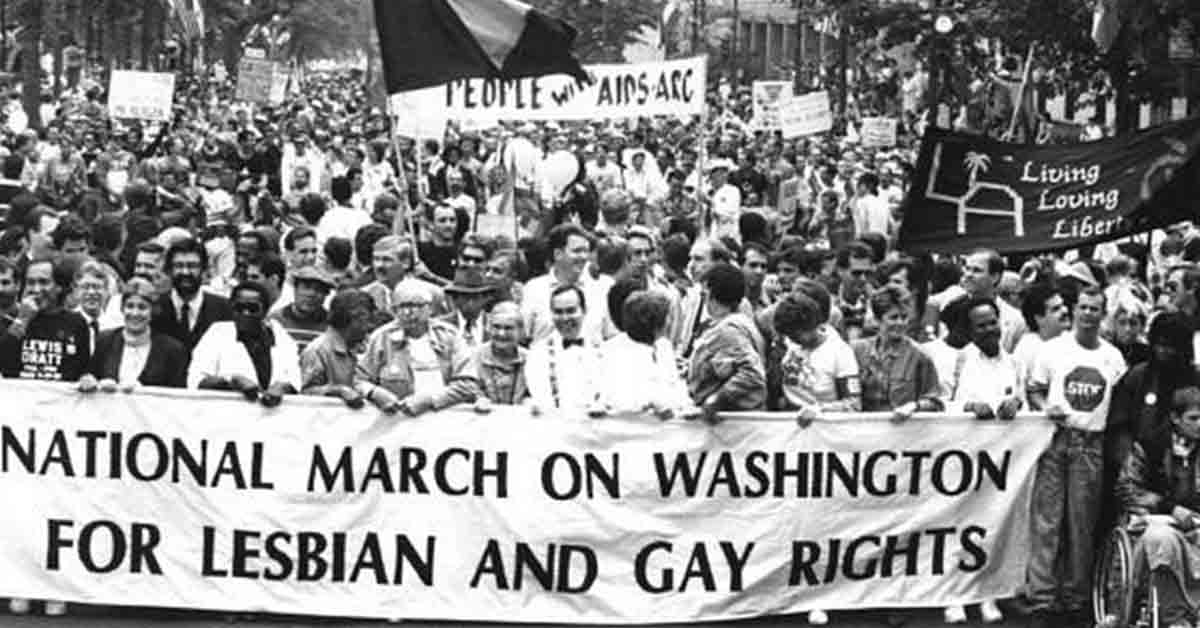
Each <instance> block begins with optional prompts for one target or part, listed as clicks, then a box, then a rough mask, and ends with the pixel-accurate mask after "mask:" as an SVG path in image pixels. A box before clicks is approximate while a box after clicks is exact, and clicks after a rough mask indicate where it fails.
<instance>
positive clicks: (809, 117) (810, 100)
mask: <svg viewBox="0 0 1200 628" xmlns="http://www.w3.org/2000/svg"><path fill="white" fill-rule="evenodd" d="M779 123H780V129H781V130H782V131H783V137H784V139H791V138H793V137H800V136H802V135H812V134H814V133H825V132H827V131H829V130H830V129H832V128H833V111H831V110H830V109H829V92H825V91H820V92H812V93H811V94H805V95H803V96H796V97H794V98H792V99H791V100H789V101H787V102H785V103H783V104H781V105H780V106H779Z"/></svg>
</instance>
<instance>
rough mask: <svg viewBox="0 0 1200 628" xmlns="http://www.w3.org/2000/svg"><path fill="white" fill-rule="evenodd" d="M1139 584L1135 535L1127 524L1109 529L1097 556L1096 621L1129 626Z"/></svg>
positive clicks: (1112, 626)
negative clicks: (1130, 534)
mask: <svg viewBox="0 0 1200 628" xmlns="http://www.w3.org/2000/svg"><path fill="white" fill-rule="evenodd" d="M1136 588H1137V583H1135V582H1134V572H1133V539H1131V538H1130V536H1129V533H1128V532H1126V531H1125V529H1124V528H1120V527H1118V528H1116V529H1114V530H1113V531H1112V532H1111V533H1109V535H1108V538H1107V539H1105V541H1104V546H1103V547H1102V548H1101V550H1100V555H1099V556H1097V557H1096V566H1095V573H1094V574H1093V577H1092V614H1093V616H1094V619H1095V621H1096V625H1097V626H1101V627H1103V628H1128V627H1129V626H1130V624H1131V622H1132V621H1133V618H1134V610H1135V608H1134V600H1135V596H1136V591H1135V589H1136ZM1155 615H1157V613H1155Z"/></svg>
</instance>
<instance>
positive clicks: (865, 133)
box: [859, 118, 896, 148]
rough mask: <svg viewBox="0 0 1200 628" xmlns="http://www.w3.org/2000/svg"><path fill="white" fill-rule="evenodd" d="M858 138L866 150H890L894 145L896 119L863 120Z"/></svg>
mask: <svg viewBox="0 0 1200 628" xmlns="http://www.w3.org/2000/svg"><path fill="white" fill-rule="evenodd" d="M859 137H860V138H861V139H862V145H863V146H865V147H867V148H891V147H893V146H895V145H896V119H895V118H863V121H862V129H861V130H860V131H859Z"/></svg>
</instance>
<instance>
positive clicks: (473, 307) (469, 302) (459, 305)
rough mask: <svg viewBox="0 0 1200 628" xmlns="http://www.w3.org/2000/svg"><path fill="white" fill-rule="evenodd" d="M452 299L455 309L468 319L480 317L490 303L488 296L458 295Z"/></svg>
mask: <svg viewBox="0 0 1200 628" xmlns="http://www.w3.org/2000/svg"><path fill="white" fill-rule="evenodd" d="M451 299H452V300H453V301H454V308H455V309H456V310H458V311H459V312H460V313H462V315H463V316H465V317H467V318H468V319H474V318H475V317H476V316H479V314H480V313H482V312H483V308H484V307H485V306H486V305H487V303H488V295H486V294H456V295H454V296H453V297H451Z"/></svg>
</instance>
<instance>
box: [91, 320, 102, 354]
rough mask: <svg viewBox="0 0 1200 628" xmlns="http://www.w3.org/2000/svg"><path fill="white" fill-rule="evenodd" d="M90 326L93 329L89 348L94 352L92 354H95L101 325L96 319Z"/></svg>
mask: <svg viewBox="0 0 1200 628" xmlns="http://www.w3.org/2000/svg"><path fill="white" fill-rule="evenodd" d="M88 326H89V327H91V328H92V335H91V342H90V343H89V344H88V347H89V348H90V349H91V350H92V353H95V352H96V336H99V335H100V323H98V322H97V321H96V319H94V318H93V319H92V322H90V323H88Z"/></svg>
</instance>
